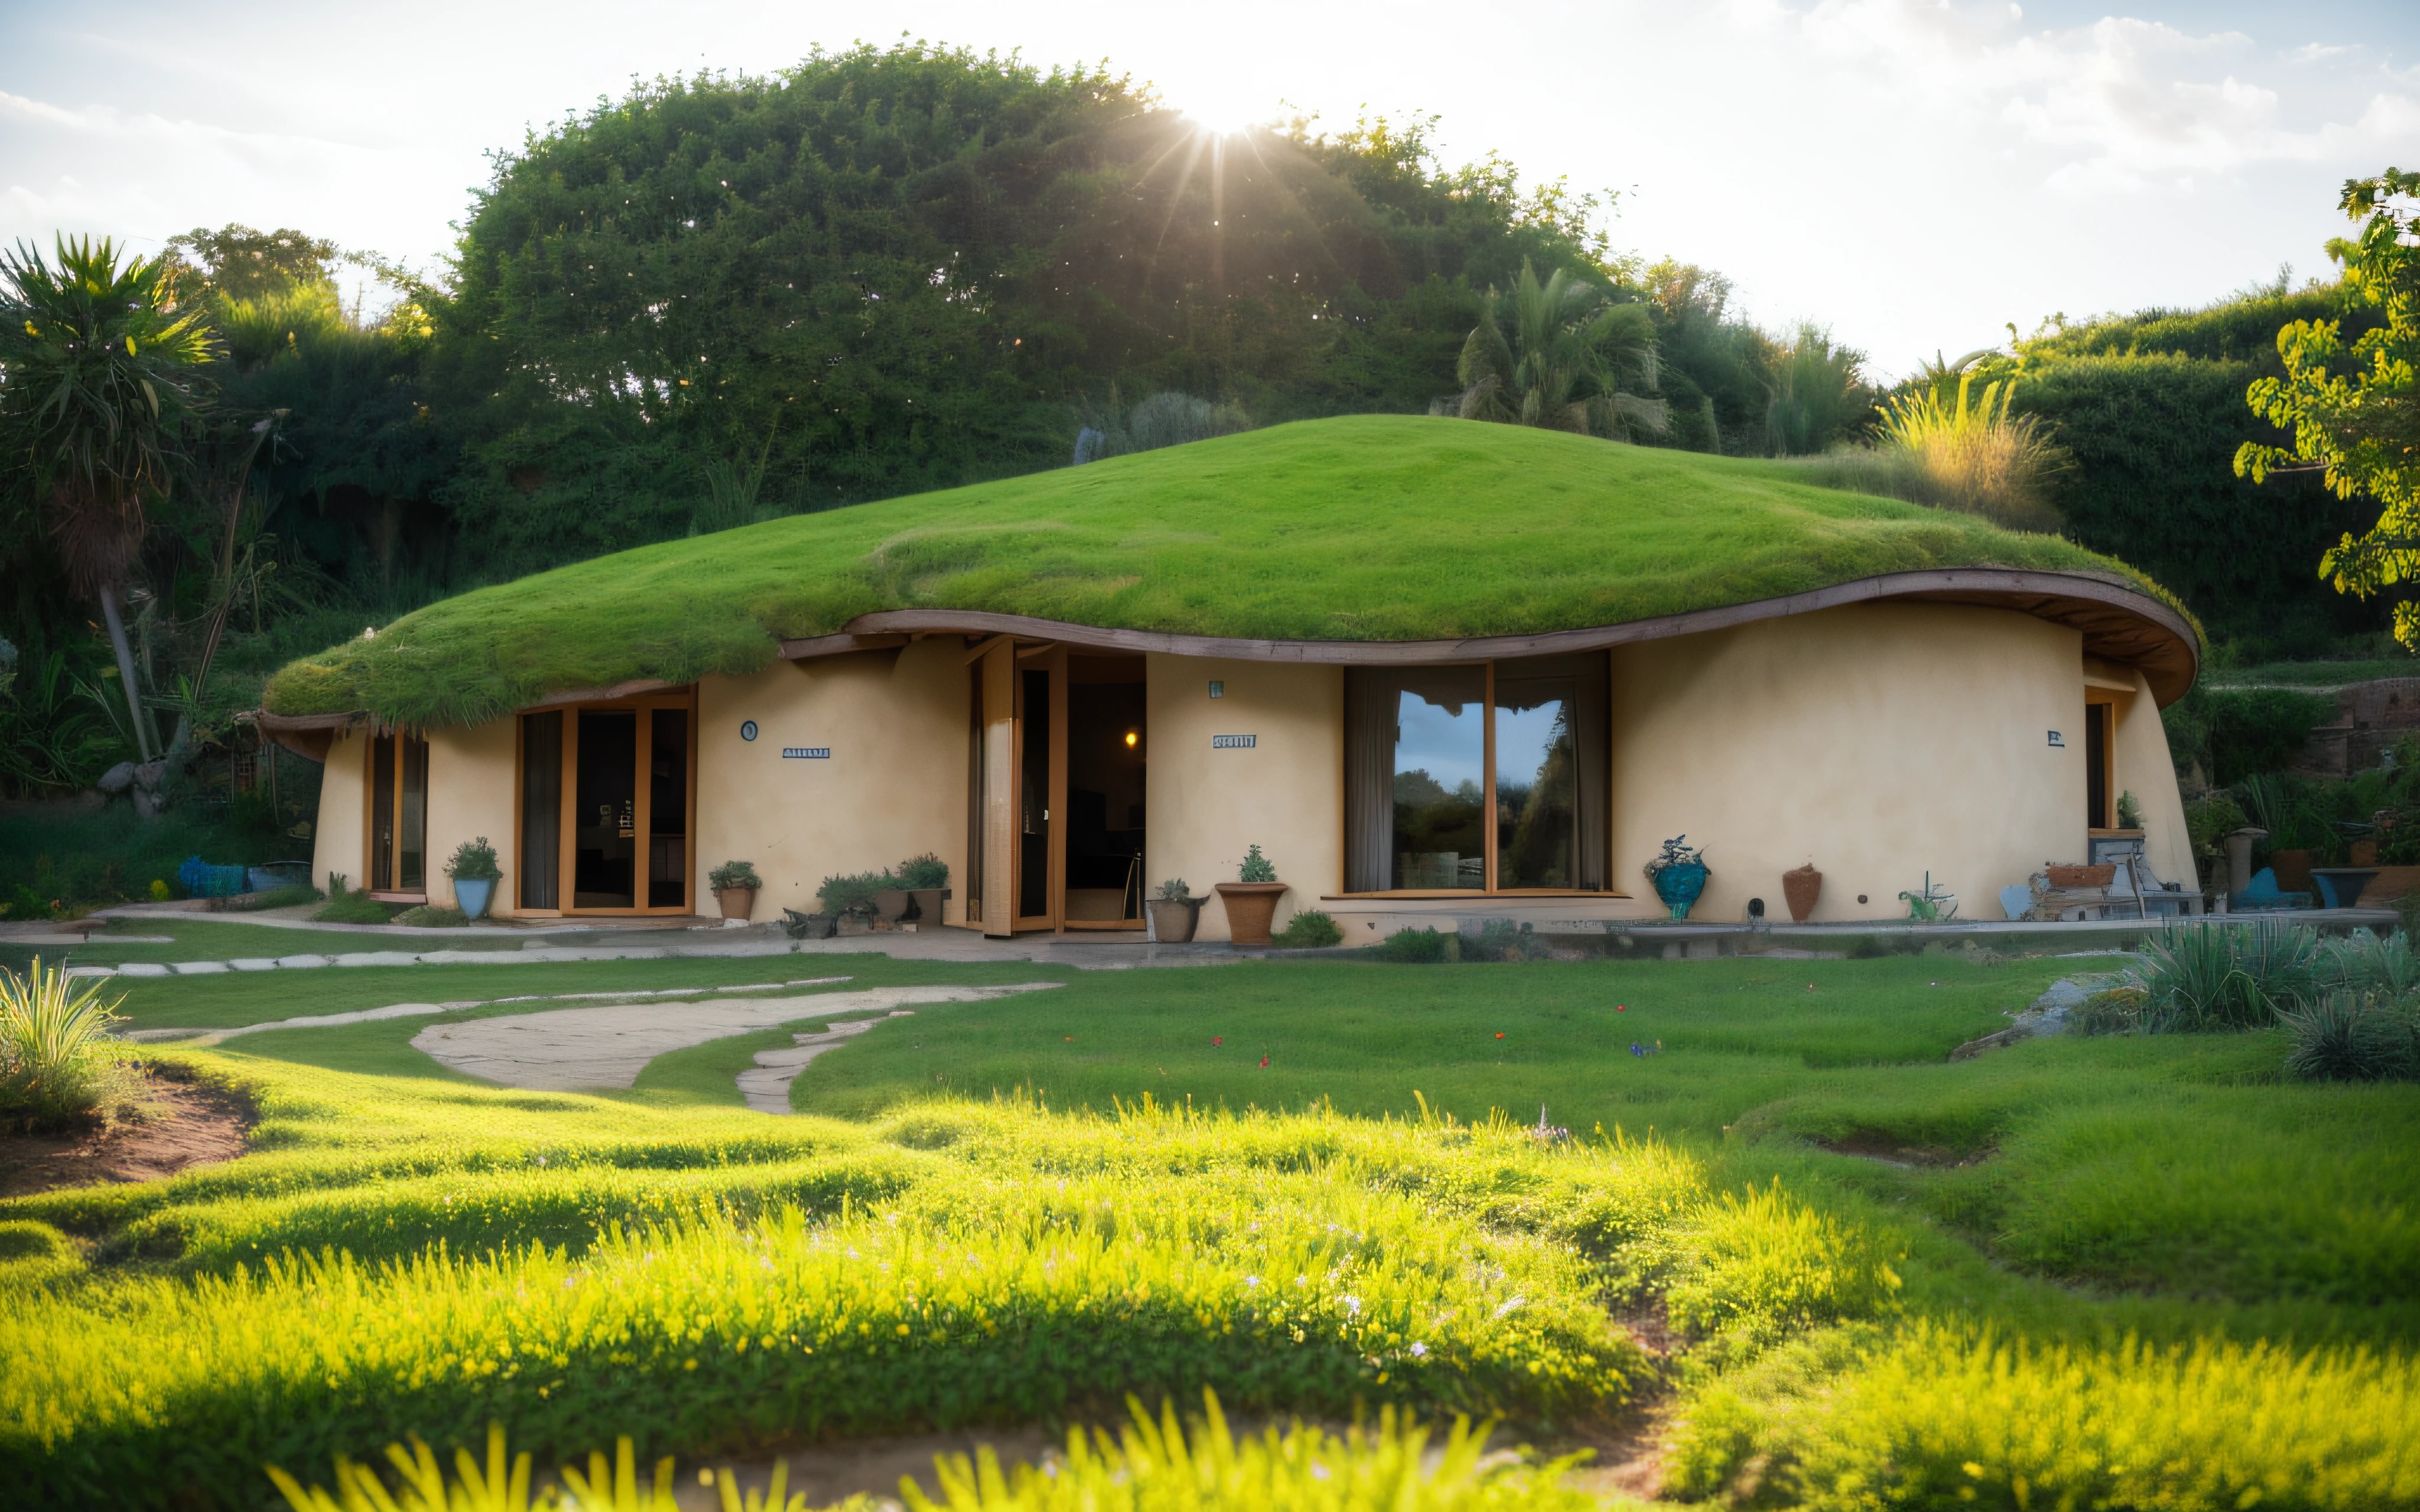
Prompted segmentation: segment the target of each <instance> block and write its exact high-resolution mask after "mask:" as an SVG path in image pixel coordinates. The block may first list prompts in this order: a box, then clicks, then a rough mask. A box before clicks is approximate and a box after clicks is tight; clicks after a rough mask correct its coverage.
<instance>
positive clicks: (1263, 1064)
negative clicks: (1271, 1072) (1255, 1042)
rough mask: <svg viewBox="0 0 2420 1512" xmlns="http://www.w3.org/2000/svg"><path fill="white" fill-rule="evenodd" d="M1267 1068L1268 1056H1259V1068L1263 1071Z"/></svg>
mask: <svg viewBox="0 0 2420 1512" xmlns="http://www.w3.org/2000/svg"><path fill="white" fill-rule="evenodd" d="M1268 1069H1269V1057H1266V1056H1263V1057H1261V1070H1263V1071H1266V1070H1268Z"/></svg>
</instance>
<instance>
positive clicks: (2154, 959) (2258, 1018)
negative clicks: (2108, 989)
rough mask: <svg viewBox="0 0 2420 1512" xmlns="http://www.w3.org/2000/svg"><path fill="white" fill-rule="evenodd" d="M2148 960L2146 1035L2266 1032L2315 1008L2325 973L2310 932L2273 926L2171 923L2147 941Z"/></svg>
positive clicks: (2271, 923) (2143, 1023)
mask: <svg viewBox="0 0 2420 1512" xmlns="http://www.w3.org/2000/svg"><path fill="white" fill-rule="evenodd" d="M2143 958H2144V961H2143V968H2142V976H2143V989H2144V995H2145V1000H2144V1004H2143V1011H2142V1018H2141V1021H2140V1024H2139V1027H2140V1028H2141V1029H2142V1030H2143V1032H2145V1033H2147V1034H2195V1033H2207V1032H2210V1031H2213V1030H2222V1029H2259V1028H2266V1027H2268V1026H2270V1025H2273V1024H2274V1023H2276V1022H2277V1020H2278V1017H2279V1015H2280V1014H2281V1013H2285V1012H2290V1011H2300V1010H2301V1009H2303V1008H2304V1007H2305V1006H2306V1005H2307V1004H2309V1003H2310V1002H2311V1001H2312V1000H2313V998H2314V997H2315V996H2316V995H2317V994H2318V992H2319V990H2320V988H2321V986H2322V984H2323V982H2324V981H2325V979H2326V974H2327V960H2326V957H2325V956H2324V955H2323V954H2322V952H2321V950H2320V949H2319V940H2318V937H2317V936H2316V935H2314V934H2313V933H2312V932H2311V931H2309V930H2307V929H2303V928H2301V927H2299V926H2296V925H2292V924H2281V923H2277V922H2274V921H2273V920H2267V919H2264V920H2262V921H2260V922H2259V923H2257V924H2234V925H2217V924H2195V925H2181V926H2180V925H2174V924H2172V925H2170V926H2168V927H2167V928H2166V929H2165V930H2164V931H2163V932H2162V933H2161V934H2160V937H2159V938H2158V939H2156V940H2146V941H2144V942H2143Z"/></svg>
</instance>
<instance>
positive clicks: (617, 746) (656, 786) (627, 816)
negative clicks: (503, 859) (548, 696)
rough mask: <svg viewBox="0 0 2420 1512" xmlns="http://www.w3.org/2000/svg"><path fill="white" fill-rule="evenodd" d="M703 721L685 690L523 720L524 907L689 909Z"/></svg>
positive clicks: (541, 910)
mask: <svg viewBox="0 0 2420 1512" xmlns="http://www.w3.org/2000/svg"><path fill="white" fill-rule="evenodd" d="M695 716H696V711H695V707H694V704H693V702H692V700H691V698H690V695H688V694H686V693H682V694H675V695H654V696H649V697H646V698H643V699H636V700H630V701H627V702H625V701H617V702H613V703H604V704H584V705H581V706H579V707H576V708H571V709H545V710H540V711H538V712H536V713H532V714H525V715H523V716H521V729H520V750H521V760H520V767H521V795H520V796H521V801H520V840H519V843H518V845H517V847H516V849H517V852H518V854H519V856H520V892H519V897H520V906H521V908H522V909H523V910H525V911H529V912H535V913H548V912H552V913H567V914H644V913H684V914H685V913H689V912H690V911H691V910H692V908H693V903H692V900H691V899H690V888H691V880H692V874H693V872H694V871H695V867H694V865H693V864H692V862H693V857H692V848H691V845H690V833H691V828H692V821H693V819H694V815H695V810H696V787H695V783H694V782H693V781H692V780H691V775H692V773H693V772H694V771H695V770H696V764H697V763H696V749H695V730H696V717H695Z"/></svg>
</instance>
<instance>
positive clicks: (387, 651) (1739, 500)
mask: <svg viewBox="0 0 2420 1512" xmlns="http://www.w3.org/2000/svg"><path fill="white" fill-rule="evenodd" d="M1960 567H2004V568H2019V569H2031V570H2034V571H2050V572H2064V573H2085V574H2090V575H2092V576H2094V577H2097V578H2102V579H2118V580H2119V581H2121V582H2130V583H2131V584H2133V585H2134V586H2135V587H2137V588H2138V589H2139V590H2140V591H2141V592H2142V593H2144V594H2148V595H2150V596H2151V597H2154V598H2157V599H2158V600H2160V601H2162V602H2164V603H2169V604H2173V603H2174V600H2173V599H2172V598H2170V597H2169V596H2168V595H2167V594H2164V593H2163V592H2162V591H2161V590H2160V589H2159V588H2158V587H2157V586H2156V585H2154V584H2152V583H2151V581H2150V580H2149V579H2148V578H2145V577H2144V576H2143V575H2142V574H2140V573H2137V572H2135V571H2134V570H2133V569H2132V568H2130V567H2127V566H2125V565H2124V564H2123V563H2118V562H2116V561H2114V560H2112V559H2110V558H2108V557H2103V556H2099V555H2096V554H2095V553H2093V552H2089V551H2086V550H2085V549H2083V548H2080V547H2076V546H2073V545H2071V544H2070V543H2068V542H2066V541H2062V540H2059V539H2057V538H2056V537H2054V536H2048V535H2024V534H2017V533H2014V532H2008V531H2003V530H2000V529H1998V528H1996V527H1994V526H1993V525H1990V524H1988V523H1986V522H1984V521H1982V520H1980V519H1977V518H1974V517H1969V516H1964V515H1959V514H1953V513H1948V512H1946V511H1942V510H1936V509H1927V508H1923V507H1921V506H1918V505H1914V504H1907V503H1901V502H1899V501H1893V500H1886V499H1878V498H1873V497H1870V496H1868V495H1863V494H1852V493H1843V492H1840V491H1838V490H1835V489H1829V488H1819V487H1813V486H1808V485H1807V484H1805V483H1801V482H1798V481H1796V480H1795V478H1794V477H1793V476H1792V474H1791V473H1790V471H1788V470H1786V469H1785V468H1783V467H1780V466H1777V465H1776V464H1773V463H1767V462H1759V461H1751V460H1742V459H1737V458H1725V457H1713V456H1704V455H1696V454H1692V453H1683V452H1672V451H1663V450H1656V449H1650V448H1645V447H1637V446H1624V445H1618V444H1615V443H1612V442H1608V441H1603V440H1590V439H1589V438H1586V437H1580V436H1571V435H1565V434H1561V433H1559V432H1553V431H1542V430H1533V429H1528V428H1525V427H1520V426H1513V425H1494V424H1478V423H1474V422H1469V421H1461V420H1445V419H1425V418H1417V417H1411V416H1398V415H1361V416H1353V417H1348V418H1344V419H1336V420H1320V421H1306V422H1302V423H1299V424H1290V425H1279V426H1275V427H1272V428H1270V429H1267V430H1260V431H1253V432H1249V433H1248V434H1245V435H1240V436H1230V437H1225V438H1222V439H1220V440H1210V441H1202V442H1197V443H1195V444H1193V445H1189V446H1181V447H1171V448H1169V449H1167V450H1164V451H1157V452H1149V453H1144V454H1142V455H1136V456H1126V457H1117V458H1112V459H1110V460H1109V461H1104V462H1096V463H1093V464H1090V465H1088V466H1085V467H1080V468H1064V469H1061V470H1059V471H1052V472H1043V473H1035V474H1032V475H1029V476H1026V477H1020V478H1011V479H1006V480H1003V481H1001V482H998V483H985V484H977V485H974V486H969V487H964V488H953V489H948V490H945V491H943V492H939V493H928V494H919V495H915V496H912V497H908V498H903V499H890V500H884V501H879V502H876V503H867V504H859V505H855V506H853V507H850V508H846V509H837V510H831V511H828V512H826V513H822V514H815V515H799V516H792V517H787V518H783V519H777V520H771V521H768V522H766V523H764V524H761V525H752V526H747V527H744V528H742V529H738V530H732V531H725V532H720V533H718V534H714V535H706V536H698V537H693V538H691V539H689V540H682V541H667V542H663V543H661V544H659V545H656V546H647V547H641V548H637V549H635V550H630V551H623V552H618V553H616V554H614V555H612V556H606V557H599V558H597V559H596V560H594V561H590V562H582V563H577V564H575V565H572V566H567V567H558V568H556V569H554V570H553V571H551V572H544V573H539V574H537V575H535V576H534V577H529V578H524V579H520V580H518V581H515V582H509V583H504V584H499V585H497V586H495V587H491V588H482V589H478V590H476V591H474V592H472V593H468V594H461V595H459V596H458V597H454V598H449V599H446V600H444V601H442V602H441V603H437V604H432V605H430V606H428V607H427V608H426V609H419V610H417V611H415V612H413V613H411V614H409V615H406V616H405V617H403V618H402V619H400V620H397V621H396V622H395V623H394V624H393V625H388V626H387V627H386V628H385V629H383V630H381V631H380V632H379V633H378V635H377V637H376V639H374V640H350V641H347V642H345V643H343V644H341V645H338V646H334V647H332V648H331V649H329V650H327V651H324V652H321V653H319V654H318V656H309V657H305V658H303V659H302V660H300V661H297V662H294V663H291V664H290V665H288V666H287V667H286V668H284V669H282V670H281V671H278V672H277V673H276V675H275V676H273V677H271V679H270V682H269V686H268V688H267V690H266V693H265V696H264V699H263V703H264V706H265V708H266V709H267V711H268V712H269V713H271V714H272V715H278V716H287V717H295V716H310V715H329V714H338V713H349V712H354V711H366V712H368V713H371V714H374V715H376V716H377V717H380V718H381V719H383V720H386V721H388V722H391V723H396V724H405V725H415V726H420V725H446V724H461V723H471V722H475V721H478V720H481V719H486V718H490V717H495V716H497V715H500V714H503V713H505V712H507V711H510V710H512V709H515V708H519V707H522V706H524V705H526V704H529V703H532V702H537V701H538V700H540V699H541V698H543V697H545V696H546V695H548V694H549V693H551V692H555V691H558V690H562V689H568V688H583V687H607V686H611V685H613V684H616V683H621V682H625V681H628V680H633V679H643V678H653V679H660V680H662V681H664V682H668V683H685V682H689V681H690V680H692V679H694V678H697V677H699V676H702V675H704V674H706V673H710V672H727V673H728V672H746V671H754V670H757V669H759V668H762V667H764V666H766V665H767V664H768V663H769V662H771V661H772V660H773V659H774V657H775V656H776V655H777V654H778V645H779V642H781V641H782V640H793V639H801V638H807V637H814V636H821V635H830V634H833V633H836V632H839V631H840V630H841V629H842V628H843V627H844V626H845V625H847V624H848V623H849V622H850V621H851V620H853V619H855V618H856V617H857V616H859V615H861V614H866V613H870V612H874V611H877V610H886V609H952V610H971V611H989V612H994V613H1002V614H1015V615H1024V616H1032V617H1034V618H1038V619H1046V620H1056V621H1065V622H1072V623H1074V624H1078V625H1090V626H1096V627H1102V628H1116V629H1134V630H1152V631H1164V632H1171V633H1176V634H1184V635H1194V636H1214V637H1236V638H1251V639H1270V640H1345V641H1388V640H1437V639H1445V638H1464V637H1483V636H1505V635H1527V634H1537V633H1541V632H1548V631H1557V630H1576V629H1583V628H1587V627H1592V626H1604V625H1624V624H1629V623H1632V622H1635V621H1639V620H1644V619H1650V618H1653V617H1657V616H1663V615H1670V614H1681V613H1686V612H1689V611H1692V610H1701V609H1721V608H1724V607H1726V606H1732V605H1739V604H1745V603H1751V602H1755V601H1759V600H1766V599H1775V598H1780V597H1784V596H1786V595H1790V594H1804V593H1807V592H1810V591H1813V590H1819V589H1824V588H1829V587H1833V586H1835V585H1838V584H1842V583H1847V582H1851V581H1854V580H1857V579H1869V578H1872V577H1875V576H1877V575H1880V574H1886V573H1900V572H1910V571H1921V570H1925V569H1939V568H1960Z"/></svg>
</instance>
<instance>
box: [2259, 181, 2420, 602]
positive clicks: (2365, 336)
mask: <svg viewBox="0 0 2420 1512" xmlns="http://www.w3.org/2000/svg"><path fill="white" fill-rule="evenodd" d="M2416 200H2420V173H2404V172H2401V171H2399V170H2397V169H2394V168H2389V169H2388V170H2387V171H2386V172H2384V173H2383V174H2381V175H2379V176H2378V177H2375V178H2357V179H2351V180H2349V181H2347V183H2346V184H2345V187H2344V195H2343V198H2342V199H2341V200H2340V201H2339V204H2340V206H2341V208H2343V210H2344V212H2345V214H2346V215H2347V216H2349V217H2350V218H2351V219H2353V220H2355V221H2357V222H2360V223H2361V231H2360V234H2359V235H2358V237H2356V238H2355V239H2352V240H2350V241H2345V240H2338V241H2335V242H2333V243H2331V244H2330V247H2329V251H2330V252H2331V253H2332V254H2333V255H2335V256H2336V257H2337V258H2338V259H2339V260H2340V261H2342V262H2343V264H2344V269H2345V283H2346V285H2347V286H2348V288H2349V289H2350V292H2351V293H2352V295H2353V297H2354V299H2355V300H2356V301H2358V302H2359V304H2361V305H2362V306H2364V307H2366V309H2368V310H2369V311H2371V312H2374V313H2375V315H2377V316H2379V317H2380V319H2379V323H2378V324H2377V325H2376V326H2374V327H2373V328H2371V329H2370V330H2368V331H2366V332H2363V333H2362V334H2361V335H2359V336H2357V337H2355V338H2354V339H2353V340H2351V341H2350V342H2348V341H2346V340H2345V338H2344V334H2343V332H2342V331H2341V330H2340V329H2339V327H2338V324H2337V322H2335V321H2334V320H2297V321H2295V322H2293V323H2292V324H2290V325H2288V326H2287V327H2286V328H2285V329H2284V330H2282V331H2280V332H2277V355H2278V357H2279V358H2280V359H2281V360H2282V361H2283V362H2284V363H2285V369H2286V370H2285V372H2284V373H2283V374H2282V375H2281V376H2278V377H2273V378H2260V379H2258V380H2257V381H2255V382H2254V383H2253V384H2252V385H2251V387H2250V388H2249V390H2248V391H2247V392H2246V397H2247V399H2248V400H2249V402H2250V404H2251V406H2252V408H2253V409H2254V410H2255V411H2256V412H2257V413H2258V414H2259V415H2260V416H2261V417H2262V418H2263V419H2265V420H2267V421H2268V422H2269V423H2270V424H2273V425H2277V426H2280V427H2284V428H2286V429H2288V430H2290V431H2291V432H2292V437H2293V440H2292V442H2291V444H2290V445H2275V444H2268V443H2262V442H2257V441H2246V442H2245V443H2244V444H2243V446H2242V449H2241V450H2240V451H2238V452H2237V453H2236V456H2235V470H2236V471H2237V473H2238V474H2239V475H2241V474H2247V473H2248V474H2249V475H2250V476H2251V477H2252V479H2253V480H2254V481H2255V482H2260V481H2264V480H2265V479H2266V478H2267V477H2268V476H2269V474H2270V473H2272V472H2276V471H2316V472H2318V473H2319V475H2320V478H2321V479H2322V481H2323V482H2324V483H2325V484H2326V486H2327V487H2328V489H2329V491H2330V492H2332V493H2334V494H2335V496H2336V497H2337V498H2339V499H2346V500H2350V499H2355V498H2365V499H2367V500H2369V501H2374V502H2375V503H2376V504H2377V506H2378V508H2379V516H2378V518H2377V521H2376V522H2375V523H2374V524H2372V525H2371V526H2370V528H2369V529H2368V530H2367V531H2366V532H2364V533H2362V534H2361V535H2359V536H2355V535H2353V534H2351V533H2350V532H2347V533H2346V534H2345V535H2344V536H2343V537H2342V539H2341V540H2339V541H2338V543H2337V544H2336V545H2335V548H2332V549H2331V550H2329V551H2328V553H2327V554H2326V555H2325V556H2324V557H2322V558H2321V559H2320V562H2319V571H2320V573H2321V574H2322V575H2323V576H2325V577H2327V578H2329V579H2331V580H2332V581H2334V583H2335V586H2336V589H2337V591H2339V592H2342V593H2351V594H2359V595H2360V596H2362V597H2365V598H2366V597H2369V596H2371V595H2372V594H2384V593H2388V592H2393V591H2395V590H2397V588H2398V586H2399V585H2401V584H2404V583H2408V582H2411V581H2412V580H2413V579H2415V578H2420V236H2415V235H2414V231H2415V227H2416V226H2420V207H2415V201H2416ZM2395 637H2396V639H2397V640H2400V641H2402V642H2403V643H2404V644H2405V645H2406V646H2409V647H2412V648H2413V649H2415V650H2420V604H2415V603H2413V602H2412V600H2411V599H2410V598H2409V597H2405V598H2403V599H2402V600H2401V601H2400V602H2398V603H2397V604H2396V606H2395Z"/></svg>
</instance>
